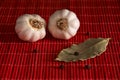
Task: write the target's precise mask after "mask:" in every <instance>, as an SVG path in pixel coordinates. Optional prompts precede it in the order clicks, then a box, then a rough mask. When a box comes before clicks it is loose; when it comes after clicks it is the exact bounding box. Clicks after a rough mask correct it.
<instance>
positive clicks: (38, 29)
mask: <svg viewBox="0 0 120 80" xmlns="http://www.w3.org/2000/svg"><path fill="white" fill-rule="evenodd" d="M45 27H46V22H45V20H44V19H43V18H42V17H40V16H39V15H37V14H32V15H31V14H24V15H22V16H20V17H19V18H18V19H17V20H16V26H15V31H16V33H17V34H18V37H19V38H20V39H21V40H24V41H29V42H35V41H38V40H39V39H43V38H44V37H45V35H46V31H45Z"/></svg>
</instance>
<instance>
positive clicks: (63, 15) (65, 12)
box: [61, 9, 69, 18]
mask: <svg viewBox="0 0 120 80" xmlns="http://www.w3.org/2000/svg"><path fill="white" fill-rule="evenodd" d="M68 14H69V10H67V9H63V10H62V11H61V17H62V18H65V17H67V15H68Z"/></svg>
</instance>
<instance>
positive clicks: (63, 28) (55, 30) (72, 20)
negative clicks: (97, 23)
mask: <svg viewBox="0 0 120 80" xmlns="http://www.w3.org/2000/svg"><path fill="white" fill-rule="evenodd" d="M79 27H80V21H79V19H78V18H77V16H76V14H75V13H74V12H72V11H70V10H68V9H62V10H57V11H55V12H54V13H53V14H52V15H51V16H50V18H49V24H48V30H49V32H50V33H51V34H52V36H53V37H55V38H58V39H66V40H68V39H70V38H72V37H73V36H75V35H76V33H77V31H78V29H79Z"/></svg>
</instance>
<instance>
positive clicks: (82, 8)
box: [0, 0, 120, 80]
mask: <svg viewBox="0 0 120 80" xmlns="http://www.w3.org/2000/svg"><path fill="white" fill-rule="evenodd" d="M63 8H67V9H70V10H72V11H74V12H75V13H76V14H77V16H78V18H79V20H80V22H81V25H80V29H79V30H78V33H77V35H76V36H75V37H73V38H72V39H70V40H67V41H66V40H58V39H55V38H53V37H52V36H51V35H50V33H49V32H48V29H47V36H46V37H45V38H44V39H43V40H39V41H37V42H34V43H29V42H24V41H22V40H20V39H19V38H18V37H17V34H16V33H15V30H14V28H15V21H16V19H17V17H19V16H20V15H22V14H25V13H29V14H39V15H41V16H42V17H43V18H45V20H46V22H47V23H48V19H49V16H50V15H51V14H52V13H53V12H54V11H56V10H58V9H63ZM88 32H89V35H86V33H88ZM98 37H103V38H108V37H110V38H112V39H111V40H110V43H109V45H108V47H107V50H106V52H104V53H103V54H102V55H101V56H98V57H96V58H94V59H89V60H86V61H77V62H70V63H64V62H56V61H54V59H55V58H56V56H57V54H58V53H59V51H60V50H62V49H63V48H67V47H69V46H70V45H72V44H73V43H81V42H83V41H85V40H86V39H88V38H98ZM33 50H36V53H35V52H33ZM61 64H62V65H64V68H63V69H60V68H59V65H61ZM86 64H89V65H91V68H90V69H89V70H87V69H84V66H85V65H86ZM19 79H20V80H29V79H34V80H120V0H1V1H0V80H19Z"/></svg>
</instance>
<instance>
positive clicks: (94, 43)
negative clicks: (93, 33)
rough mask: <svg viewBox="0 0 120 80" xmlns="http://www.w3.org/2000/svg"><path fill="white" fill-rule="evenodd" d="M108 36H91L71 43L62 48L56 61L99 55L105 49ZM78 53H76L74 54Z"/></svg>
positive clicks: (82, 58) (76, 59)
mask: <svg viewBox="0 0 120 80" xmlns="http://www.w3.org/2000/svg"><path fill="white" fill-rule="evenodd" d="M109 40H110V38H91V39H88V40H86V41H85V42H83V43H81V44H78V45H76V44H73V45H72V46H71V47H69V48H66V49H63V50H62V51H61V52H60V53H59V54H58V56H57V58H56V60H57V61H64V62H70V61H78V60H82V61H84V60H87V59H90V58H94V57H96V56H99V55H100V54H102V53H103V52H104V51H105V50H106V46H107V45H108V42H109ZM76 53H78V54H77V55H75V54H76Z"/></svg>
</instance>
